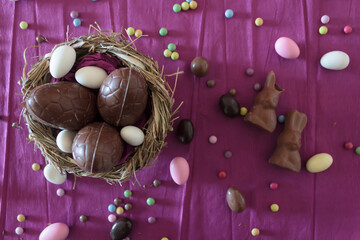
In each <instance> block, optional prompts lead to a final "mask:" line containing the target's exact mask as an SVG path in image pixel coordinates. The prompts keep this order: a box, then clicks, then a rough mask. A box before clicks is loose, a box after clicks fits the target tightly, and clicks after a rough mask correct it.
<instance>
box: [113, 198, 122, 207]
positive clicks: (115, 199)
mask: <svg viewBox="0 0 360 240" xmlns="http://www.w3.org/2000/svg"><path fill="white" fill-rule="evenodd" d="M122 202H123V200H122V199H121V198H118V197H117V198H114V204H115V205H116V206H119V205H120V204H122Z"/></svg>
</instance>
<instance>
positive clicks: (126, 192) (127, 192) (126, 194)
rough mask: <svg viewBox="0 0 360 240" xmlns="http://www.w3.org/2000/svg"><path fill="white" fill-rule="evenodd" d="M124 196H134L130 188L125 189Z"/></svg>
mask: <svg viewBox="0 0 360 240" xmlns="http://www.w3.org/2000/svg"><path fill="white" fill-rule="evenodd" d="M124 196H125V197H126V198H129V197H131V196H132V192H131V191H130V190H125V192H124Z"/></svg>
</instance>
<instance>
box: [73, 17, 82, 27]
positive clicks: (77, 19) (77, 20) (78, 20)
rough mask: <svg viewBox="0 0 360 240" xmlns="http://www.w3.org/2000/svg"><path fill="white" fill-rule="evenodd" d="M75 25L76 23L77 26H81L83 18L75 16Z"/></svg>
mask: <svg viewBox="0 0 360 240" xmlns="http://www.w3.org/2000/svg"><path fill="white" fill-rule="evenodd" d="M73 25H74V26H75V27H79V26H80V25H81V20H80V19H79V18H75V19H74V20H73Z"/></svg>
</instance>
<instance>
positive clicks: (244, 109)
mask: <svg viewBox="0 0 360 240" xmlns="http://www.w3.org/2000/svg"><path fill="white" fill-rule="evenodd" d="M247 112H248V110H247V108H246V107H242V108H240V115H241V116H245V115H246V114H247Z"/></svg>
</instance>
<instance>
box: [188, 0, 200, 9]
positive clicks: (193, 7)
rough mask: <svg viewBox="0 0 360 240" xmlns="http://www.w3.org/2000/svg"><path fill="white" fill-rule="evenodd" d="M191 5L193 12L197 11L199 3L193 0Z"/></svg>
mask: <svg viewBox="0 0 360 240" xmlns="http://www.w3.org/2000/svg"><path fill="white" fill-rule="evenodd" d="M189 5H190V9H191V10H195V9H196V8H197V6H198V4H197V2H196V1H194V0H192V1H191V2H190V4H189Z"/></svg>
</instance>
